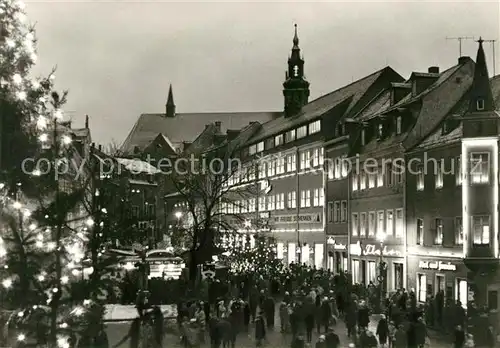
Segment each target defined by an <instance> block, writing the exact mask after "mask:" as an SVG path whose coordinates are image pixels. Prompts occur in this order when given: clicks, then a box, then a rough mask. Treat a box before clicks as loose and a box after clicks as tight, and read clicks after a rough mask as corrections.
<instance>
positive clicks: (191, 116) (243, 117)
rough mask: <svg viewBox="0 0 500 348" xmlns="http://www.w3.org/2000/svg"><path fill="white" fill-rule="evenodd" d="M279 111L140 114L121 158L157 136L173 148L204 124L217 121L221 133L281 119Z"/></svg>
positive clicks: (186, 139) (201, 129) (194, 137)
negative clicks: (163, 136) (168, 115)
mask: <svg viewBox="0 0 500 348" xmlns="http://www.w3.org/2000/svg"><path fill="white" fill-rule="evenodd" d="M281 114H282V113H281V112H200V113H178V114H176V115H175V117H168V118H167V117H165V114H164V113H153V114H142V115H140V116H139V118H138V120H137V122H136V123H135V125H134V127H133V128H132V130H131V131H130V133H129V135H128V136H127V138H126V139H125V141H124V142H123V144H122V146H121V151H122V153H123V154H124V155H132V154H133V153H134V149H135V147H136V146H137V147H138V148H139V150H143V149H144V148H145V147H146V146H148V145H149V143H150V142H151V141H153V139H154V138H156V137H157V136H158V134H159V133H162V134H163V135H165V136H166V137H167V138H168V139H169V140H170V141H171V143H172V144H173V145H174V146H179V145H181V144H182V142H185V141H193V140H195V139H196V138H197V137H198V135H199V134H200V133H201V132H203V130H204V129H205V125H206V124H209V123H215V122H221V125H222V129H221V131H222V132H223V133H225V132H226V131H227V130H228V129H241V128H244V127H245V126H246V125H248V124H249V123H250V122H252V121H256V122H260V123H264V122H267V121H270V120H272V119H275V118H276V117H279V116H281Z"/></svg>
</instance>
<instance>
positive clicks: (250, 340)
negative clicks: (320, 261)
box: [107, 315, 450, 348]
mask: <svg viewBox="0 0 500 348" xmlns="http://www.w3.org/2000/svg"><path fill="white" fill-rule="evenodd" d="M277 317H278V315H277ZM377 322H378V317H377V316H372V317H371V320H370V324H369V326H368V328H369V329H370V331H372V332H376V329H377ZM275 325H276V326H275V330H273V331H268V333H267V342H265V343H264V346H265V347H270V348H285V347H286V348H289V347H290V345H291V340H292V338H291V335H290V334H282V333H280V331H279V328H280V323H279V317H278V318H277V320H276V321H275ZM129 327H130V322H122V323H109V324H107V333H108V339H109V343H110V347H114V345H115V344H117V343H118V342H119V341H120V340H121V339H122V338H123V337H124V336H125V335H126V334H127V333H128V330H129ZM335 332H336V333H337V335H339V338H340V342H341V346H340V348H347V347H349V344H350V343H352V341H351V340H350V339H349V338H348V337H347V330H346V327H345V324H344V323H343V322H342V321H340V320H339V321H338V322H337V325H336V326H335ZM434 336H435V335H431V338H430V339H431V344H430V347H432V348H445V347H446V348H449V347H450V343H449V342H447V341H446V340H445V339H443V338H440V337H434ZM254 337H255V336H254V328H253V327H250V332H249V333H248V334H244V333H241V334H240V335H239V336H238V338H237V339H236V347H237V348H250V347H252V348H254V347H255V346H256V345H255V339H254ZM317 339H318V334H317V333H316V330H314V332H313V341H312V344H313V347H314V344H315V343H316V341H317ZM207 341H208V336H207ZM125 347H129V342H125V343H124V344H122V345H121V346H119V347H117V348H125ZM164 347H168V348H181V347H182V346H181V344H180V341H179V337H178V335H174V334H166V335H165V340H164ZM205 347H209V344H205V345H203V346H202V347H200V348H205Z"/></svg>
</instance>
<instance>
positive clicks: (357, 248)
mask: <svg viewBox="0 0 500 348" xmlns="http://www.w3.org/2000/svg"><path fill="white" fill-rule="evenodd" d="M349 250H350V252H351V254H353V255H357V256H371V255H375V256H388V257H403V252H402V251H401V250H397V249H393V248H391V247H390V246H387V245H384V248H383V249H382V250H381V249H380V246H379V245H375V244H367V245H361V243H360V242H359V241H358V242H357V243H356V244H351V245H350V246H349Z"/></svg>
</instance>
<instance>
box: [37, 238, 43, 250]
mask: <svg viewBox="0 0 500 348" xmlns="http://www.w3.org/2000/svg"><path fill="white" fill-rule="evenodd" d="M35 246H36V247H37V248H43V242H42V241H41V240H37V241H36V242H35Z"/></svg>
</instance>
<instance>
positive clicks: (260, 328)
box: [255, 311, 266, 347]
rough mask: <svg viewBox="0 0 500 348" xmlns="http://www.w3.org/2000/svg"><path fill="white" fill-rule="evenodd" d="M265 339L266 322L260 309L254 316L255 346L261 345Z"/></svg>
mask: <svg viewBox="0 0 500 348" xmlns="http://www.w3.org/2000/svg"><path fill="white" fill-rule="evenodd" d="M265 339H266V323H265V320H264V313H263V312H262V311H261V312H259V314H258V315H257V316H256V318H255V343H256V346H257V347H261V346H262V343H263V341H264V340H265Z"/></svg>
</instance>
